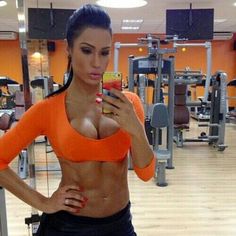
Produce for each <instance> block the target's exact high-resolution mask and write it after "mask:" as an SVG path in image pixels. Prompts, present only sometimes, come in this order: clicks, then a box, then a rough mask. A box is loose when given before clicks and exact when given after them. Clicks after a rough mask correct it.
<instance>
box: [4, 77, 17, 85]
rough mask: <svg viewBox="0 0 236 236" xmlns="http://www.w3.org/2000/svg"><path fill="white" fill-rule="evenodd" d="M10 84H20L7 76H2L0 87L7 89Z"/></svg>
mask: <svg viewBox="0 0 236 236" xmlns="http://www.w3.org/2000/svg"><path fill="white" fill-rule="evenodd" d="M8 84H18V83H17V82H16V81H15V80H12V79H10V78H8V77H5V76H0V87H6V86H7V85H8Z"/></svg>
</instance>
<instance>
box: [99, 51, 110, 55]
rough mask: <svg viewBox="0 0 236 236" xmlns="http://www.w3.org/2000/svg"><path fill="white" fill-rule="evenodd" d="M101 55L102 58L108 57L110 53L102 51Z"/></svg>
mask: <svg viewBox="0 0 236 236" xmlns="http://www.w3.org/2000/svg"><path fill="white" fill-rule="evenodd" d="M101 54H102V56H108V55H109V54H110V51H103V52H102V53H101Z"/></svg>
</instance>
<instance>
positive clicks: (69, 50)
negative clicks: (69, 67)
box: [66, 44, 72, 57]
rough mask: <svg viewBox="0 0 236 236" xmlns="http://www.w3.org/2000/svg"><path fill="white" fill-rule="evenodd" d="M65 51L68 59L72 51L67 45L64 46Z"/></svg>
mask: <svg viewBox="0 0 236 236" xmlns="http://www.w3.org/2000/svg"><path fill="white" fill-rule="evenodd" d="M66 51H67V53H68V57H71V53H72V51H71V48H70V47H69V45H68V44H67V45H66Z"/></svg>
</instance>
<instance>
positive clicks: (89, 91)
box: [67, 78, 100, 103]
mask: <svg viewBox="0 0 236 236" xmlns="http://www.w3.org/2000/svg"><path fill="white" fill-rule="evenodd" d="M99 89H100V86H99V85H98V86H91V85H89V84H85V83H82V82H81V81H79V80H76V79H75V78H73V79H72V82H71V84H70V86H69V87H68V89H67V99H68V100H70V101H73V102H85V103H91V102H92V103H93V102H95V98H96V93H98V92H99Z"/></svg>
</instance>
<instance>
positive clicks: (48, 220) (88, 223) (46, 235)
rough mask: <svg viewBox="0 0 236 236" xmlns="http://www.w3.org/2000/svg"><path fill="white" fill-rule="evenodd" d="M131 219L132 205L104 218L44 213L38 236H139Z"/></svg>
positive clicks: (63, 212) (65, 213) (63, 213)
mask: <svg viewBox="0 0 236 236" xmlns="http://www.w3.org/2000/svg"><path fill="white" fill-rule="evenodd" d="M131 218H132V216H131V213H130V203H129V204H128V205H127V206H126V207H125V208H124V209H122V210H121V211H119V212H118V213H116V214H114V215H112V216H109V217H104V218H92V217H85V216H74V215H72V214H70V213H68V212H65V211H60V212H57V213H54V214H45V213H43V215H42V218H41V221H40V226H39V229H38V232H37V236H137V234H136V233H135V232H134V227H133V225H132V221H131Z"/></svg>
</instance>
